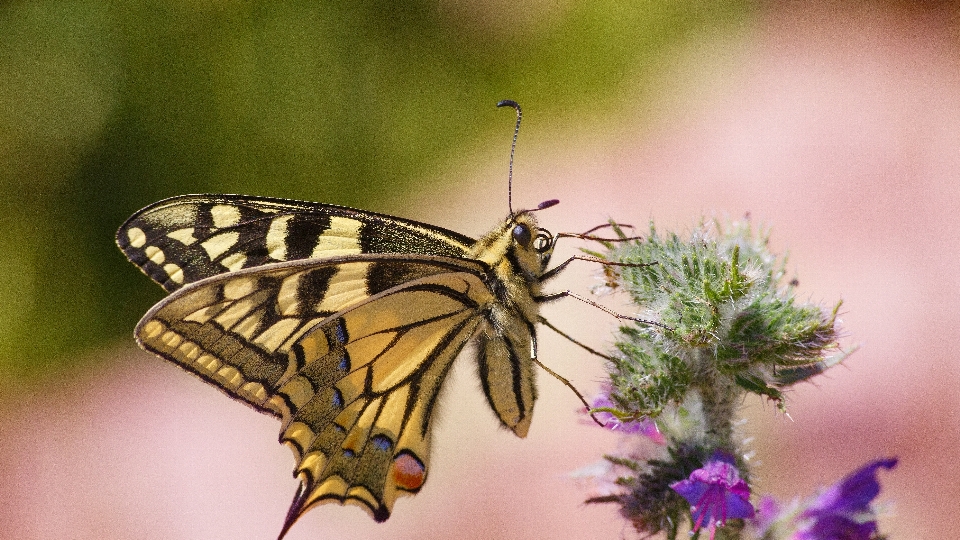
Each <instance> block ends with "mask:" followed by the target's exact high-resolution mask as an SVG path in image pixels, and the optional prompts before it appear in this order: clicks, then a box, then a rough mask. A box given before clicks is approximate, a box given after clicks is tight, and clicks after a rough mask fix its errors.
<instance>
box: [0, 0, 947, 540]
mask: <svg viewBox="0 0 960 540" xmlns="http://www.w3.org/2000/svg"><path fill="white" fill-rule="evenodd" d="M504 98H510V99H514V100H517V101H519V102H520V103H521V104H522V105H523V107H524V112H525V116H524V124H523V128H522V132H521V134H520V140H519V146H518V150H517V161H516V167H515V171H516V174H515V178H514V180H515V183H514V195H513V199H514V205H515V206H516V207H532V206H535V205H536V204H537V203H539V202H540V201H542V200H546V199H551V198H558V199H560V200H561V201H562V202H561V204H560V206H558V207H555V208H553V209H551V210H549V211H546V212H543V213H542V214H540V219H541V221H542V223H543V225H544V226H545V227H546V228H548V229H550V230H552V231H554V232H558V231H573V232H576V231H582V230H585V229H587V228H589V227H591V226H593V225H597V224H599V223H602V222H604V221H605V220H606V219H608V218H609V217H614V218H616V219H618V220H620V221H625V222H633V223H635V224H638V225H644V224H645V223H646V222H647V221H648V220H650V219H653V220H655V221H656V223H657V225H658V227H659V228H660V229H662V230H674V231H678V232H684V231H686V230H688V229H689V228H690V227H691V226H692V225H693V224H694V223H696V222H697V221H698V220H699V219H700V217H701V216H703V215H707V216H720V217H731V218H737V217H741V216H743V215H744V214H746V213H749V214H750V215H751V217H752V219H753V220H754V222H755V223H757V224H761V225H764V226H769V227H770V228H772V231H773V232H772V241H773V243H774V246H775V248H776V249H777V250H778V251H780V252H788V253H789V256H790V258H789V261H790V262H789V265H788V266H789V268H790V269H791V271H792V272H794V273H795V275H796V277H797V278H798V279H799V281H800V291H801V295H802V297H803V298H806V299H809V300H810V301H813V302H818V303H823V304H824V305H831V304H832V303H833V302H835V301H836V300H837V299H840V298H842V299H843V300H844V315H843V319H844V330H845V334H846V336H847V338H846V340H845V345H846V346H849V347H852V346H856V345H860V346H861V349H860V351H859V352H857V353H856V354H855V355H854V356H852V357H851V358H850V359H849V360H848V361H847V362H846V363H845V364H844V365H843V366H841V367H839V368H837V369H835V370H833V372H831V373H828V374H827V375H826V376H823V377H820V378H819V380H818V381H817V382H816V384H807V385H803V386H802V387H800V388H798V389H796V390H795V391H793V392H791V394H790V396H789V401H788V410H789V412H790V417H789V418H788V417H785V416H783V415H781V414H779V413H777V411H776V410H775V408H774V407H773V406H771V405H770V404H768V403H763V402H761V401H759V400H753V399H750V400H747V401H746V402H745V403H744V408H745V415H746V417H747V422H746V423H745V424H744V426H743V427H742V430H743V434H744V436H746V437H752V438H753V439H752V442H751V448H752V449H753V450H754V451H755V456H754V467H755V468H754V473H753V474H754V478H755V480H756V485H755V492H757V493H772V494H774V495H776V496H778V497H779V498H781V499H784V500H789V499H791V498H793V497H798V496H806V495H808V494H810V493H812V492H814V490H816V489H817V487H818V486H822V485H826V484H830V483H832V482H834V481H835V480H837V479H838V478H840V477H841V476H843V475H844V474H846V473H847V472H849V471H851V470H853V469H855V468H856V467H858V466H860V465H861V464H863V463H865V462H866V461H868V460H871V459H874V458H877V457H881V456H889V455H896V456H899V457H900V458H901V461H900V465H899V467H898V468H897V469H896V470H895V471H892V472H889V473H881V483H882V485H883V488H884V489H883V493H882V495H881V500H882V501H883V502H884V503H885V504H886V505H887V507H888V510H889V514H888V517H887V518H885V519H884V520H883V521H882V530H884V531H886V532H889V533H891V538H944V537H950V536H953V534H952V533H953V532H954V531H955V528H956V527H955V525H956V512H955V506H954V504H955V501H956V500H957V498H958V497H960V472H958V471H957V468H956V461H957V457H958V450H957V449H958V448H960V419H958V413H957V411H958V410H960V391H958V385H960V362H958V360H957V357H956V354H955V352H953V349H952V348H953V347H954V346H956V345H957V344H958V343H960V311H958V308H957V306H958V305H960V277H958V276H960V264H958V262H960V261H958V255H957V253H958V252H960V11H958V10H957V8H955V7H953V6H952V4H951V3H949V2H943V3H937V2H906V1H902V2H755V3H754V2H734V1H713V2H669V1H657V0H654V1H647V2H633V3H631V2H618V1H606V0H597V1H592V2H575V1H559V2H556V1H554V2H546V1H538V0H531V1H526V2H524V1H521V2H506V1H503V0H493V1H489V2H482V3H478V2H463V1H456V0H440V1H434V2H423V1H404V2H363V1H361V2H329V3H316V2H282V3H281V2H264V3H259V2H249V1H230V0H219V1H212V0H170V1H167V2H161V1H147V0H134V1H128V2H118V1H99V2H97V1H83V0H78V1H69V2H63V1H59V0H57V1H54V0H47V1H43V0H34V1H26V0H24V1H19V0H5V1H0V253H2V255H0V385H2V396H3V399H2V400H0V538H17V539H32V538H38V539H39V538H43V539H60V538H63V539H84V538H138V539H174V538H183V539H191V538H205V539H208V538H224V539H227V538H231V539H232V538H274V537H275V536H276V534H277V532H278V531H279V528H280V525H281V524H282V522H283V519H284V516H285V514H286V509H287V507H288V506H289V502H290V500H291V499H292V497H293V494H294V491H295V489H296V485H297V484H296V481H295V480H294V479H293V478H292V477H291V471H292V465H293V460H292V459H291V457H290V455H289V452H288V451H287V450H286V449H284V448H283V447H281V446H280V445H278V444H277V443H276V438H277V433H278V424H277V422H276V421H275V420H273V419H272V418H269V417H266V416H262V415H259V414H257V413H255V412H254V411H253V410H251V409H249V408H246V407H243V406H241V405H239V404H238V403H235V402H233V401H231V400H229V399H227V398H225V397H224V396H223V395H222V394H221V393H220V392H218V391H217V390H215V389H213V388H211V387H208V386H207V385H205V384H204V383H202V382H200V381H199V380H196V379H195V378H193V377H191V376H189V375H187V374H186V373H184V372H182V371H181V370H179V369H178V368H176V367H174V366H173V365H170V364H168V363H166V362H164V361H162V360H160V359H158V358H155V357H152V356H150V355H148V354H145V353H142V352H140V351H139V350H138V349H137V348H136V347H135V345H134V344H133V339H132V330H133V327H134V325H135V324H136V322H137V320H138V319H139V318H140V316H141V315H142V314H143V313H144V312H145V311H146V310H147V309H148V308H149V307H150V306H151V305H152V304H153V303H154V302H156V301H157V300H159V299H160V298H161V297H162V296H163V295H162V291H161V289H160V288H159V287H157V286H156V285H154V284H152V283H151V282H150V281H149V280H148V279H147V278H146V277H145V276H143V275H141V274H140V272H139V271H137V269H136V268H135V267H133V266H132V265H131V264H129V263H128V262H127V261H126V260H125V259H124V257H123V256H122V255H121V253H120V252H119V250H118V249H116V246H115V245H114V243H113V235H114V232H115V231H116V229H117V227H118V226H119V225H120V224H121V223H122V222H123V221H124V220H125V219H126V218H127V217H128V216H129V215H130V214H132V213H133V212H134V211H136V210H137V209H139V208H141V207H142V206H145V205H147V204H149V203H151V202H154V201H156V200H158V199H161V198H164V197H168V196H172V195H176V194H182V193H198V192H218V193H248V194H257V195H268V196H277V197H287V198H300V199H307V200H316V201H323V202H331V203H338V204H346V205H352V206H357V207H361V208H365V209H370V210H374V211H379V212H385V213H392V214H395V215H400V216H403V217H408V218H413V219H417V220H421V221H426V222H429V223H433V224H437V225H441V226H444V227H447V228H451V229H454V230H457V231H459V232H462V233H465V234H468V235H472V236H477V235H480V234H482V233H483V232H485V231H486V230H487V229H488V228H490V227H491V226H493V225H494V224H495V223H497V222H498V221H499V220H500V219H502V218H503V216H505V215H506V213H507V206H506V171H507V157H508V151H509V145H510V138H511V135H512V130H513V122H514V116H513V114H512V111H509V110H508V111H504V110H498V109H496V108H495V107H494V104H495V103H496V102H497V101H498V100H500V99H504ZM579 247H582V246H581V245H578V244H577V243H576V242H570V243H568V244H566V245H563V244H561V246H560V247H559V248H558V253H557V255H556V256H555V257H557V258H558V260H562V258H561V257H565V256H569V255H571V254H574V253H576V252H577V249H578V248H579ZM589 266H590V265H587V264H583V265H581V266H577V265H573V266H572V267H571V270H570V272H567V274H566V275H565V276H563V277H562V278H561V279H559V280H558V282H557V284H556V287H557V288H558V289H565V288H571V289H574V290H576V291H580V292H582V293H586V292H587V291H588V290H589V288H590V287H591V286H592V285H594V284H596V283H598V282H597V281H596V279H597V275H596V274H597V272H596V268H591V267H589ZM606 300H607V301H609V302H611V305H617V304H618V302H620V301H621V300H622V299H621V300H618V299H616V298H614V299H606ZM572 304H579V303H576V302H566V303H563V302H561V303H559V304H556V305H551V306H549V308H548V309H547V313H546V315H547V316H548V318H550V319H551V320H552V321H553V322H554V323H555V324H556V325H558V326H560V327H561V328H565V329H567V330H569V331H571V332H572V333H574V334H576V335H577V337H579V338H581V339H583V340H584V341H587V342H589V343H591V344H593V345H595V346H597V347H605V346H608V345H609V343H610V342H611V341H612V339H613V338H612V334H611V332H612V331H613V330H614V329H615V327H616V324H615V321H614V320H612V319H609V318H607V317H606V316H604V315H603V314H602V313H599V312H597V311H596V310H593V309H592V308H590V307H588V306H584V305H572ZM540 350H541V358H542V359H543V360H544V361H546V362H547V363H548V365H550V366H551V367H552V368H553V369H555V370H557V371H559V372H560V373H562V374H564V375H565V376H567V377H568V378H570V379H571V380H572V381H573V382H574V383H575V384H576V385H577V386H578V387H579V388H580V389H581V390H582V391H584V392H586V393H591V392H593V391H595V390H596V388H597V385H598V383H599V381H600V380H601V378H602V375H603V365H602V363H601V362H600V361H598V359H597V358H595V357H591V356H589V355H587V354H585V353H583V352H582V351H581V350H580V349H578V348H576V347H575V346H573V345H571V344H570V343H568V342H566V341H564V340H562V339H559V338H556V337H555V336H553V335H551V334H547V333H545V335H544V336H543V343H542V344H541V347H540ZM458 364H459V365H458V366H457V368H456V369H455V372H454V374H453V376H452V378H451V379H452V380H451V381H449V383H448V385H447V388H446V391H445V396H444V405H445V407H444V409H443V411H442V414H441V415H440V418H438V419H437V420H436V421H435V431H434V442H435V448H434V453H433V457H432V463H431V465H432V470H431V473H430V475H431V476H430V481H429V482H428V483H427V485H426V487H425V488H424V490H423V492H422V493H421V494H419V495H418V496H416V497H414V498H405V499H401V501H400V502H398V504H397V506H396V508H395V513H394V515H393V517H392V518H391V519H390V521H389V522H387V523H385V524H375V523H373V521H372V520H370V519H369V518H368V517H367V515H366V514H365V513H363V512H362V511H360V510H358V509H356V508H340V507H337V506H332V505H328V506H323V507H320V508H318V509H315V510H313V511H311V512H310V513H308V514H307V516H306V517H304V518H303V519H302V520H300V522H298V524H297V525H296V526H295V527H294V528H293V529H292V531H291V532H290V534H289V535H288V538H290V539H292V540H293V539H307V538H345V539H346V538H357V539H361V538H375V537H387V536H390V537H393V538H397V539H401V538H411V539H412V538H423V537H425V536H426V537H435V538H492V537H496V538H621V537H627V538H630V537H633V533H632V530H631V529H630V527H629V526H628V525H626V524H625V523H624V522H622V521H621V520H620V518H619V517H618V515H617V513H616V510H615V509H614V508H613V507H611V506H586V505H584V504H582V501H583V499H585V498H586V497H587V496H588V495H589V493H588V491H589V489H588V488H587V487H586V486H582V485H579V484H578V482H577V481H575V479H574V478H573V477H572V476H571V472H572V471H574V470H577V469H580V468H582V467H586V466H588V465H590V464H591V463H594V462H596V461H598V460H600V458H601V455H602V454H604V453H606V452H612V451H614V450H615V449H616V447H617V437H616V436H615V435H614V434H612V433H607V432H603V431H601V430H598V429H596V428H594V427H591V426H589V425H585V424H582V423H581V419H580V418H579V417H578V416H577V414H576V413H575V412H574V411H575V409H576V407H577V404H578V403H577V401H576V400H575V398H574V396H573V395H572V394H571V393H570V392H569V391H568V390H567V389H565V388H564V387H562V386H561V385H560V384H559V383H557V382H555V381H554V380H552V379H550V378H549V377H546V376H541V377H540V388H541V398H540V400H539V402H538V404H537V418H536V420H535V421H534V423H533V427H532V429H531V432H530V435H529V436H528V437H527V438H526V439H524V440H520V439H517V438H516V437H514V436H513V435H511V434H510V433H507V432H504V431H501V430H498V428H497V427H496V421H495V420H494V418H493V415H492V413H490V412H489V408H488V407H487V405H486V404H485V402H484V398H483V397H482V394H481V393H480V390H479V384H478V383H477V380H476V376H475V368H474V366H472V365H470V364H471V361H470V360H469V358H463V359H461V361H459V362H458Z"/></svg>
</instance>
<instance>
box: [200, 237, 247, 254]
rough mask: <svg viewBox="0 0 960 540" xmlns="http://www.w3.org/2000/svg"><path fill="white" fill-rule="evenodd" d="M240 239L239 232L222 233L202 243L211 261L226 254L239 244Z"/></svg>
mask: <svg viewBox="0 0 960 540" xmlns="http://www.w3.org/2000/svg"><path fill="white" fill-rule="evenodd" d="M239 239H240V233H238V232H225V233H220V234H218V235H216V236H213V237H211V238H209V239H208V240H204V241H203V242H201V243H200V245H201V246H203V249H204V250H206V252H207V255H208V256H209V257H210V260H213V261H215V260H217V257H219V256H221V255H223V254H224V253H226V252H227V251H228V250H229V249H230V248H232V247H233V246H234V244H236V243H237V240H239Z"/></svg>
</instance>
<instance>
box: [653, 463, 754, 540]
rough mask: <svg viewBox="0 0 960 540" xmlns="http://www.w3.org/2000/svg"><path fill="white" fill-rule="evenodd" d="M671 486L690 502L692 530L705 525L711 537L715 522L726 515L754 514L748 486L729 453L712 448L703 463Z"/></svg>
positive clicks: (730, 517) (731, 516) (724, 522)
mask: <svg viewBox="0 0 960 540" xmlns="http://www.w3.org/2000/svg"><path fill="white" fill-rule="evenodd" d="M670 487H671V488H673V490H674V491H676V492H677V493H679V494H680V496H682V497H683V498H684V499H686V500H687V502H689V503H690V512H691V514H692V517H693V530H694V531H698V530H700V529H701V528H703V527H708V528H709V529H710V540H713V537H714V534H715V533H716V528H717V526H718V525H726V523H727V520H728V519H736V518H752V517H753V516H754V510H753V506H752V505H751V504H750V488H749V486H747V483H746V482H744V481H743V480H742V479H741V478H740V472H739V471H737V467H736V466H735V465H734V459H733V456H731V455H729V454H726V453H723V452H715V453H714V454H713V457H711V458H710V460H709V461H707V462H706V463H705V464H704V465H703V467H701V468H699V469H697V470H695V471H693V472H692V473H690V477H689V478H687V479H686V480H681V481H679V482H674V483H673V484H670Z"/></svg>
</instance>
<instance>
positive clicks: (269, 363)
mask: <svg viewBox="0 0 960 540" xmlns="http://www.w3.org/2000/svg"><path fill="white" fill-rule="evenodd" d="M387 269H389V271H387ZM483 270H484V268H483V265H482V264H481V263H478V262H475V261H469V260H463V259H450V258H445V257H419V258H417V257H410V256H399V255H367V256H354V257H338V258H334V259H329V260H321V261H293V262H288V263H278V264H273V265H269V266H263V267H259V268H255V269H251V270H242V271H239V272H233V273H228V274H224V275H221V276H217V277H213V278H209V279H206V280H203V281H200V282H197V283H194V284H192V285H189V286H187V287H184V288H183V289H180V290H178V291H177V292H175V293H173V294H171V295H170V296H169V297H168V298H167V299H165V300H163V301H162V302H160V303H159V304H158V305H157V306H155V307H154V308H153V309H151V310H150V312H148V313H147V315H146V316H145V317H144V318H143V320H142V321H141V322H140V324H139V325H138V327H137V331H136V334H137V339H138V341H139V342H140V343H141V345H142V346H143V347H144V348H146V349H147V350H150V351H152V352H155V353H157V354H159V355H160V356H163V357H164V358H167V359H168V360H171V361H173V362H175V363H177V364H178V365H180V366H181V367H184V368H185V369H187V370H189V371H192V372H193V373H196V374H197V375H199V376H201V377H202V378H204V379H206V380H208V381H210V382H211V383H213V384H215V385H216V386H218V387H219V388H221V389H222V390H224V391H225V392H227V393H228V394H230V395H231V396H233V397H235V398H238V399H241V400H243V401H245V402H247V403H248V404H250V405H252V406H254V407H256V408H258V409H260V410H261V411H264V412H268V413H271V414H274V415H276V416H279V417H280V418H281V419H282V422H283V425H282V429H281V435H280V440H281V442H283V443H285V444H287V445H288V446H289V447H290V448H291V449H292V450H293V452H294V456H295V457H296V461H297V466H296V471H295V474H296V476H297V477H298V478H299V479H300V480H301V488H300V490H299V491H298V493H297V496H296V497H295V498H294V501H293V504H292V506H291V508H290V513H289V515H288V517H287V521H286V523H285V525H284V531H286V530H287V528H289V526H290V525H291V524H292V523H293V522H294V521H295V520H296V519H297V518H298V517H299V516H300V515H302V514H303V513H304V512H305V511H306V510H307V509H309V508H310V507H312V506H314V505H316V504H319V503H322V502H326V501H335V502H340V503H357V504H360V505H361V506H363V507H364V508H366V509H367V510H368V511H369V512H370V513H371V514H372V515H373V517H374V518H375V519H376V520H377V521H383V520H385V519H387V517H389V515H390V512H391V509H392V507H393V503H394V501H395V500H396V498H397V497H398V496H400V495H402V494H404V493H416V492H417V491H419V489H420V487H421V486H422V485H423V483H424V481H425V480H426V475H427V470H428V461H429V440H430V430H429V425H430V419H431V415H432V412H433V408H434V405H435V403H436V400H437V396H438V394H439V390H440V387H441V384H442V382H443V380H444V378H445V376H446V374H447V372H448V370H449V367H450V365H451V363H452V361H453V360H454V358H455V357H456V356H457V354H458V353H459V352H460V350H461V349H462V347H463V345H464V344H465V343H466V342H467V341H468V340H469V339H470V338H471V337H472V336H473V335H474V334H476V333H477V332H478V331H480V332H489V328H490V324H489V322H488V320H487V319H486V318H485V317H484V313H485V309H486V307H487V306H489V305H490V304H491V302H493V296H492V293H491V291H490V289H489V288H488V287H487V286H486V285H485V283H484V281H483ZM528 363H529V361H528ZM485 386H486V383H485ZM508 391H509V390H506V389H502V392H508ZM281 536H282V535H281Z"/></svg>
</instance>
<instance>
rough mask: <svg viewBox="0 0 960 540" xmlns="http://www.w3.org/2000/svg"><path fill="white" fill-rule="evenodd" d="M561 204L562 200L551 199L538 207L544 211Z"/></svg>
mask: <svg viewBox="0 0 960 540" xmlns="http://www.w3.org/2000/svg"><path fill="white" fill-rule="evenodd" d="M558 204H560V199H550V200H549V201H543V202H542V203H540V204H538V205H537V210H543V209H544V208H550V207H551V206H556V205H558Z"/></svg>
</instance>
